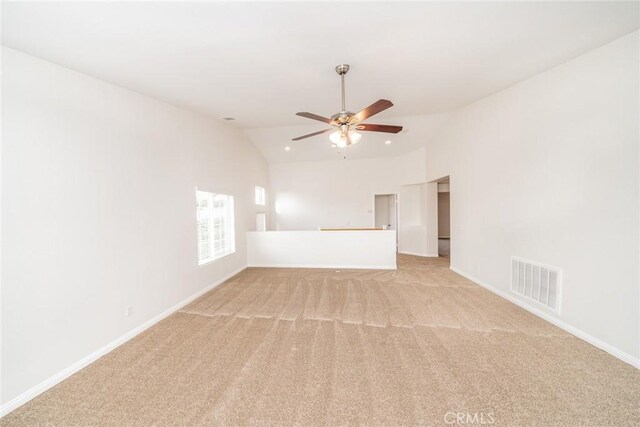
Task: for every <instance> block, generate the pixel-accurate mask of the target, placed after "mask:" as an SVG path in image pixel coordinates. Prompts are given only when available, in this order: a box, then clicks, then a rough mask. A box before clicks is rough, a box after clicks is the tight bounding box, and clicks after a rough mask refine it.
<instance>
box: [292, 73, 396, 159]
mask: <svg viewBox="0 0 640 427" xmlns="http://www.w3.org/2000/svg"><path fill="white" fill-rule="evenodd" d="M348 71H349V66H348V65H347V64H340V65H338V66H337V67H336V73H338V75H339V76H340V82H341V88H342V110H341V111H340V112H339V113H336V114H334V115H333V116H331V118H327V117H322V116H319V115H317V114H313V113H307V112H301V113H296V116H300V117H306V118H307V119H311V120H318V121H320V122H324V123H327V124H330V125H331V126H333V127H332V128H329V129H325V130H321V131H318V132H313V133H310V134H307V135H303V136H299V137H297V138H293V139H292V141H300V140H301V139H305V138H310V137H312V136H316V135H321V134H323V133H328V132H331V135H329V139H330V140H331V142H332V143H333V145H335V146H336V147H338V148H345V147H348V146H349V145H353V144H357V143H358V142H359V141H360V139H361V138H362V135H361V134H360V133H358V132H357V131H365V132H384V133H398V132H400V131H401V130H402V126H393V125H375V124H370V123H362V122H363V121H364V120H366V119H368V118H369V117H371V116H374V115H376V114H378V113H380V112H381V111H384V110H386V109H388V108H391V107H393V103H392V102H391V101H389V100H387V99H379V100H377V101H376V102H374V103H373V104H371V105H369V106H368V107H366V108H364V109H363V110H361V111H360V112H358V113H356V114H354V113H352V112H350V111H347V109H346V108H345V88H344V76H345V74H347V72H348Z"/></svg>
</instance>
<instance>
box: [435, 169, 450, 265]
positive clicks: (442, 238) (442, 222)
mask: <svg viewBox="0 0 640 427" xmlns="http://www.w3.org/2000/svg"><path fill="white" fill-rule="evenodd" d="M450 217H451V209H450V192H449V181H444V182H439V183H438V256H441V257H448V256H449V255H450V254H451V219H450Z"/></svg>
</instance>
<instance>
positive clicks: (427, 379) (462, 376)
mask: <svg viewBox="0 0 640 427" xmlns="http://www.w3.org/2000/svg"><path fill="white" fill-rule="evenodd" d="M398 264H399V268H398V270H397V271H373V270H343V271H334V270H303V269H261V268H252V269H247V270H245V271H243V272H242V273H240V274H239V275H237V276H235V277H234V278H232V279H231V280H229V281H227V282H226V283H224V284H223V285H221V286H219V287H218V288H217V289H214V290H213V291H211V292H210V293H208V294H206V295H204V296H203V297H201V298H200V299H198V300H197V301H195V302H193V303H192V304H190V305H189V306H187V307H185V308H184V309H183V310H181V311H179V312H177V313H175V314H174V315H172V316H170V317H169V318H167V319H165V320H164V321H162V322H160V323H159V324H157V325H156V326H154V327H152V328H150V329H149V330H147V331H146V332H144V333H142V334H141V335H139V336H138V337H136V338H134V339H133V340H131V341H129V342H128V343H126V344H124V345H122V346H121V347H119V348H118V349H116V350H114V351H113V352H111V353H109V354H108V355H106V356H104V357H103V358H101V359H100V360H98V361H97V362H95V363H93V364H92V365H90V366H88V367H87V368H85V369H83V370H82V371H80V372H79V373H77V374H76V375H74V376H72V377H71V378H69V379H68V380H66V381H64V382H62V383H61V384H59V385H58V386H56V387H54V388H53V389H51V390H49V391H48V392H46V393H44V394H42V395H41V396H39V397H37V398H35V399H34V400H32V401H31V402H29V403H27V404H26V405H24V406H22V407H21V408H19V409H17V410H15V411H14V412H13V413H11V414H9V415H8V416H6V417H5V418H3V419H2V420H0V424H2V425H3V426H18V425H57V426H70V425H113V426H140V425H142V426H144V425H203V424H207V425H247V424H250V425H256V424H261V425H265V424H275V425H290V424H297V425H338V424H339V425H344V424H366V425H383V424H384V425H401V424H402V425H405V424H409V425H413V424H421V425H433V424H444V425H463V424H464V425H469V424H471V425H473V424H475V425H478V424H481V423H482V424H485V425H486V424H492V425H509V426H513V425H522V426H531V425H538V426H555V425H568V426H577V425H594V426H605V425H610V426H622V425H636V426H637V425H640V405H639V403H638V402H639V401H640V371H638V370H636V369H634V368H632V367H631V366H629V365H627V364H625V363H623V362H621V361H619V360H617V359H615V358H613V357H612V356H609V355H608V354H606V353H604V352H602V351H600V350H598V349H596V348H594V347H592V346H591V345H589V344H587V343H585V342H583V341H581V340H579V339H577V338H575V337H573V336H571V335H569V334H567V333H565V332H563V331H562V330H560V329H558V328H556V327H554V326H552V325H551V324H549V323H547V322H545V321H543V320H541V319H539V318H537V317H535V316H533V315H531V314H529V313H527V312H526V311H524V310H522V309H520V308H518V307H516V306H514V305H513V304H511V303H509V302H507V301H505V300H503V299H501V298H499V297H497V296H495V295H493V294H491V293H490V292H488V291H486V290H484V289H482V288H480V287H479V286H477V285H474V284H473V283H471V282H469V281H468V280H466V279H464V278H462V277H460V276H458V275H456V274H454V273H452V272H451V271H449V269H448V262H447V260H443V259H423V258H418V257H410V256H400V257H399V260H398Z"/></svg>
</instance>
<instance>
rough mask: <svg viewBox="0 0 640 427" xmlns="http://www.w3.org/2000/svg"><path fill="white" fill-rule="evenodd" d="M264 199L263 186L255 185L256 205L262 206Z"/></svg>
mask: <svg viewBox="0 0 640 427" xmlns="http://www.w3.org/2000/svg"><path fill="white" fill-rule="evenodd" d="M265 200H266V198H265V192H264V188H262V187H258V186H256V205H261V206H264V203H265Z"/></svg>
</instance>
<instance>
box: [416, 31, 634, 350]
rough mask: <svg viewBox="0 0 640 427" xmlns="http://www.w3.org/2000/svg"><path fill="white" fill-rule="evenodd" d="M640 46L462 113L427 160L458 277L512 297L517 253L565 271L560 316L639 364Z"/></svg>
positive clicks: (622, 47)
mask: <svg viewBox="0 0 640 427" xmlns="http://www.w3.org/2000/svg"><path fill="white" fill-rule="evenodd" d="M638 38H639V33H638V32H635V33H633V34H631V35H628V36H626V37H624V38H622V39H619V40H617V41H615V42H613V43H610V44H608V45H606V46H604V47H601V48H599V49H596V50H594V51H591V52H589V53H587V54H585V55H583V56H580V57H578V58H576V59H574V60H571V61H569V62H567V63H565V64H564V65H561V66H559V67H557V68H554V69H552V70H550V71H547V72H544V73H542V74H540V75H538V76H536V77H534V78H532V79H529V80H527V81H525V82H523V83H520V84H518V85H515V86H513V87H512V88H510V89H508V90H505V91H502V92H499V93H497V94H495V95H493V96H490V97H488V98H485V99H483V100H481V101H479V102H477V103H475V104H472V105H470V106H468V107H466V108H464V109H462V110H459V111H457V112H456V113H454V114H453V115H452V116H451V117H450V119H449V121H448V123H446V125H445V126H443V129H445V130H444V131H442V132H441V133H440V134H439V136H437V137H435V138H434V139H432V140H430V141H429V144H428V147H427V156H426V163H427V172H428V177H427V178H428V179H429V180H431V179H436V178H440V177H442V176H446V175H450V176H451V185H452V190H453V191H452V193H451V235H452V241H451V245H452V247H451V251H452V252H451V255H452V258H451V261H452V266H453V267H454V268H456V269H458V270H459V271H461V272H463V273H465V274H468V275H470V276H472V277H475V278H477V279H479V280H481V281H483V282H485V283H486V284H488V285H490V286H493V287H495V288H497V289H498V290H500V291H503V292H507V293H508V292H509V268H510V266H509V261H510V257H511V256H512V255H516V256H521V257H524V258H528V259H531V260H535V261H539V262H542V263H547V264H550V265H552V266H557V267H560V268H562V269H563V271H564V292H563V300H562V307H563V312H562V314H561V316H555V315H553V316H554V317H558V318H559V319H560V320H561V321H562V322H564V323H566V324H568V325H569V326H570V327H573V328H577V330H580V331H582V332H584V333H586V334H588V335H590V336H591V337H594V338H596V339H597V340H601V341H602V342H604V343H605V344H606V345H609V346H612V347H614V348H615V349H617V350H620V351H622V352H624V353H626V354H627V355H629V356H631V357H632V358H636V361H637V358H638V357H639V356H640V305H639V302H640V285H639V283H640V277H639V259H640V254H639V247H638V245H639V241H638V238H639V223H638V218H639V200H638V199H639V190H640V188H639V174H638V165H639V163H638V160H639V159H638V155H639V153H638V147H639V145H640V144H639V132H640V130H639V123H638V120H639V117H640V107H639V104H640V102H639V89H640V87H639V83H638V80H639V75H640V70H639V65H638V64H639V53H638V52H639V48H640V46H639V42H638ZM627 359H628V358H627Z"/></svg>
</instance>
